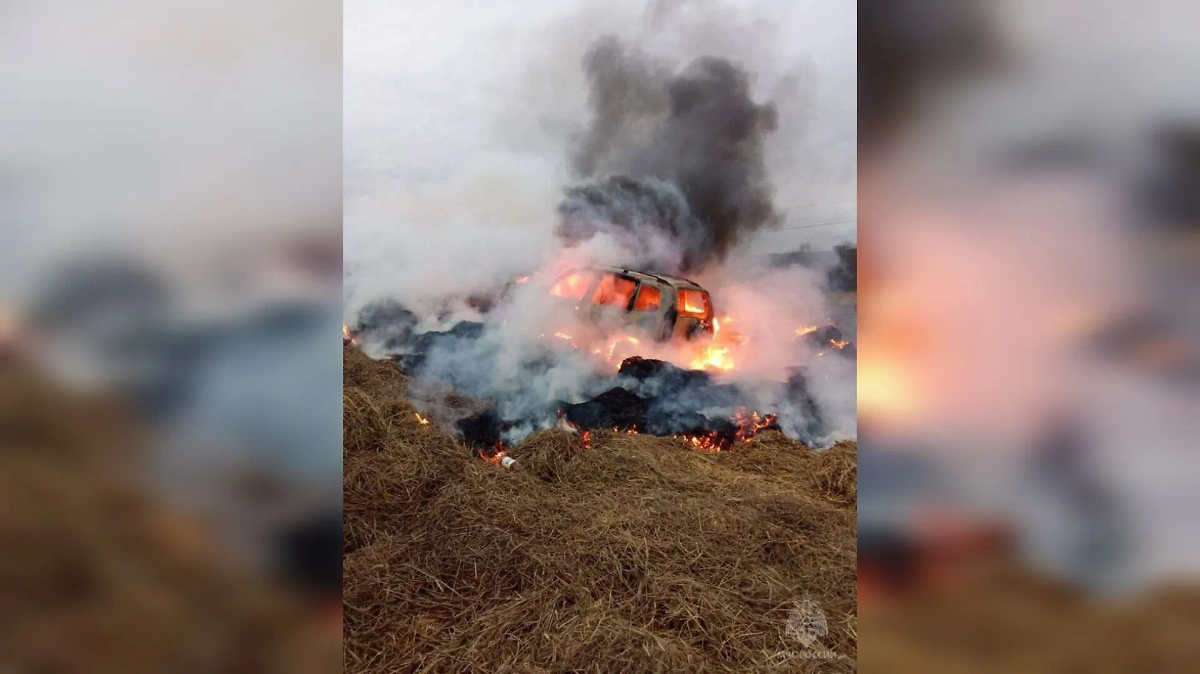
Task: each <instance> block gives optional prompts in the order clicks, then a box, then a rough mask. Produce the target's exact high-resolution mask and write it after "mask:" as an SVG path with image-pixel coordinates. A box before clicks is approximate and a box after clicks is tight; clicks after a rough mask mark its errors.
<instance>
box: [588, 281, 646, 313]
mask: <svg viewBox="0 0 1200 674" xmlns="http://www.w3.org/2000/svg"><path fill="white" fill-rule="evenodd" d="M636 288H637V282H636V281H633V280H631V279H627V278H623V277H620V276H617V275H616V274H605V275H604V276H602V277H601V278H600V284H599V285H597V286H596V292H594V293H592V304H602V305H605V306H613V307H622V308H625V307H628V306H629V301H630V300H631V299H633V291H634V289H636Z"/></svg>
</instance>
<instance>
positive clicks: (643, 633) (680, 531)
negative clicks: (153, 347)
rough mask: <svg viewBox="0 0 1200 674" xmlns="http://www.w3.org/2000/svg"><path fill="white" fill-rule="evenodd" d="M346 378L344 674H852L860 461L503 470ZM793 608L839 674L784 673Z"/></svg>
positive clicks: (631, 450) (753, 445) (811, 457)
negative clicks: (820, 626) (820, 629)
mask: <svg viewBox="0 0 1200 674" xmlns="http://www.w3.org/2000/svg"><path fill="white" fill-rule="evenodd" d="M347 363H348V365H350V366H351V367H350V368H348V371H350V370H353V372H354V373H355V374H354V376H350V377H348V379H347V381H346V384H347V393H346V400H347V401H348V408H347V411H346V422H345V423H346V425H347V427H346V437H347V441H346V443H345V446H344V462H345V474H346V484H345V503H346V506H345V508H346V509H345V536H346V545H345V547H346V551H347V554H346V558H345V566H344V583H345V585H344V602H345V621H346V623H345V634H344V636H345V638H344V655H345V658H344V660H345V662H344V664H345V669H346V671H348V672H385V671H386V672H426V673H433V672H489V673H491V672H521V673H526V672H568V671H570V672H606V673H607V672H654V671H661V672H675V671H688V672H757V671H763V672H765V671H772V672H780V671H782V672H788V671H818V670H820V671H832V672H837V671H843V672H848V671H853V670H854V667H855V665H854V662H855V657H856V652H857V639H856V634H857V617H856V605H855V573H856V572H855V533H854V532H855V521H856V504H855V493H854V491H853V487H852V485H853V482H854V463H855V445H854V443H845V444H843V445H838V446H836V447H834V448H833V449H831V450H829V451H815V450H813V449H811V448H809V447H806V446H804V445H803V444H801V443H799V442H796V441H794V440H790V439H788V438H786V437H784V436H783V435H782V434H780V433H777V432H764V433H761V434H759V436H758V437H757V438H756V439H755V440H754V441H753V442H749V443H743V444H740V445H738V446H737V447H736V449H735V450H734V451H729V452H721V453H717V454H706V453H702V452H696V451H692V450H691V449H690V447H689V445H688V443H687V442H686V441H685V440H682V439H678V438H671V437H654V436H649V435H632V434H628V433H624V432H613V431H611V430H596V431H593V432H592V433H591V442H590V445H591V447H590V449H589V448H586V447H585V445H584V443H583V441H582V438H581V436H580V435H579V434H577V433H574V432H569V431H562V430H546V431H539V432H537V433H534V434H533V435H531V436H530V437H528V438H527V439H526V440H525V441H524V442H522V443H521V444H520V445H518V446H516V447H513V448H510V449H509V450H508V452H509V455H510V456H512V457H514V458H516V459H517V460H518V461H519V462H520V463H521V465H522V467H523V469H522V470H520V471H512V470H505V469H503V468H500V467H498V466H496V465H493V464H491V463H488V462H485V461H481V460H478V459H475V458H472V457H471V453H470V452H469V451H468V449H467V448H466V447H465V446H463V445H461V444H458V443H456V442H455V441H454V440H453V439H452V438H451V437H450V436H449V435H447V434H446V433H444V432H443V431H442V430H439V428H438V426H437V424H436V423H435V424H429V425H421V424H420V423H419V422H418V421H417V420H416V419H415V418H414V417H413V415H412V414H410V413H409V408H408V404H407V402H405V400H404V399H403V398H392V397H390V395H391V394H390V393H389V392H388V391H389V389H388V388H387V386H386V385H383V384H381V380H382V381H386V380H387V379H388V377H390V376H391V375H388V377H381V376H379V375H375V374H373V373H372V370H371V367H372V366H374V367H378V368H387V367H390V365H388V364H386V363H373V362H370V361H368V360H367V359H366V357H365V356H362V355H361V354H358V353H355V352H352V351H347ZM356 426H361V427H362V429H365V430H361V429H359V428H356ZM805 598H810V599H812V600H813V601H814V602H816V605H818V606H819V607H820V609H821V610H822V611H823V612H824V613H825V615H826V617H827V621H828V625H829V631H828V634H827V635H826V636H824V637H822V638H821V644H820V647H821V648H822V649H827V650H829V651H832V652H833V653H835V654H837V658H836V659H834V660H819V661H817V660H806V659H790V660H787V659H784V660H782V661H781V660H780V658H779V657H778V654H779V653H781V652H785V651H798V650H802V649H803V645H802V644H800V643H798V642H796V641H795V639H794V638H790V637H788V635H787V621H788V616H789V612H790V611H792V610H793V609H794V607H795V606H796V602H799V601H801V600H803V599H805Z"/></svg>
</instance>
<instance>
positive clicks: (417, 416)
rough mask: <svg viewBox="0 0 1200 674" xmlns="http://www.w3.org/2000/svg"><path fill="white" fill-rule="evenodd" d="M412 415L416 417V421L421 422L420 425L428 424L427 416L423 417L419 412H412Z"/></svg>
mask: <svg viewBox="0 0 1200 674" xmlns="http://www.w3.org/2000/svg"><path fill="white" fill-rule="evenodd" d="M413 416H414V417H416V418H417V423H419V424H421V425H422V426H428V425H429V418H428V417H423V416H421V415H420V414H418V413H416V412H413Z"/></svg>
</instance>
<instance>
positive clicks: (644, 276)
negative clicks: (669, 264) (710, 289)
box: [589, 267, 707, 292]
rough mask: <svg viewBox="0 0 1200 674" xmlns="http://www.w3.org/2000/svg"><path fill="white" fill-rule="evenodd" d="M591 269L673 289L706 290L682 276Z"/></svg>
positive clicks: (625, 270)
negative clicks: (657, 283)
mask: <svg viewBox="0 0 1200 674" xmlns="http://www.w3.org/2000/svg"><path fill="white" fill-rule="evenodd" d="M589 269H594V270H597V271H603V272H615V273H618V274H624V275H626V276H631V277H633V278H635V279H638V280H639V281H657V282H659V283H665V284H666V285H669V286H671V287H673V288H695V289H697V290H704V288H702V287H701V286H700V284H699V283H696V282H695V281H692V280H689V279H685V278H682V277H680V276H669V275H667V274H656V273H654V272H648V271H638V270H636V269H626V268H625V267H589ZM706 292H707V291H706Z"/></svg>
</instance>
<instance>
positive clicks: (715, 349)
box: [689, 345, 733, 372]
mask: <svg viewBox="0 0 1200 674" xmlns="http://www.w3.org/2000/svg"><path fill="white" fill-rule="evenodd" d="M689 367H690V368H691V369H693V370H708V369H715V370H720V371H722V372H728V371H729V370H732V369H733V356H732V355H731V354H730V353H729V347H725V346H715V345H709V346H707V347H705V348H704V351H702V352H701V353H700V355H699V356H697V357H695V358H693V359H692V363H691V365H689Z"/></svg>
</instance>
